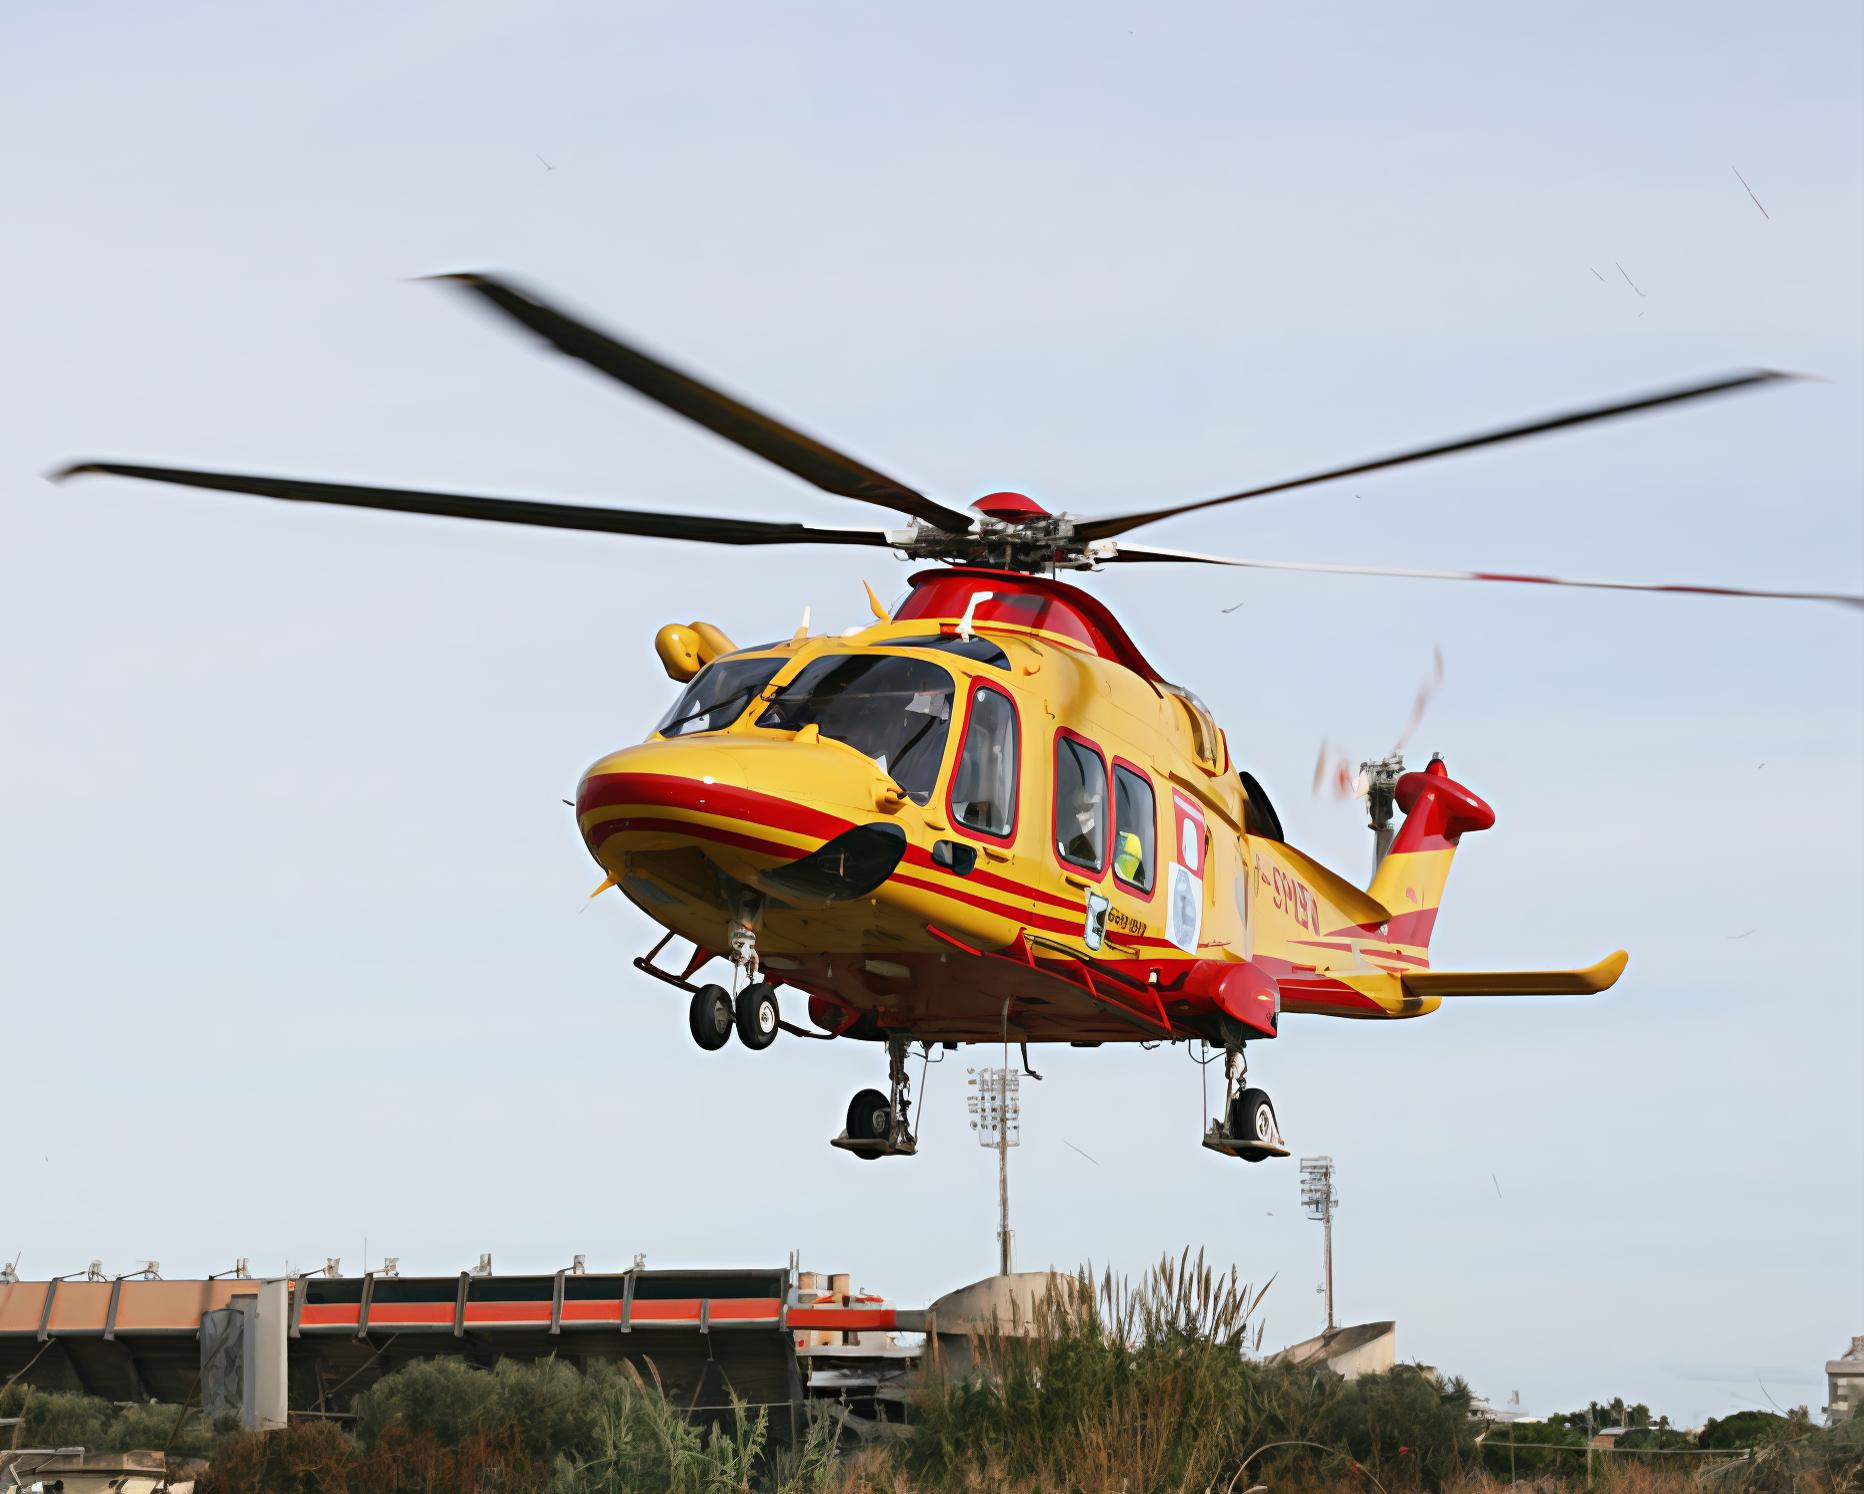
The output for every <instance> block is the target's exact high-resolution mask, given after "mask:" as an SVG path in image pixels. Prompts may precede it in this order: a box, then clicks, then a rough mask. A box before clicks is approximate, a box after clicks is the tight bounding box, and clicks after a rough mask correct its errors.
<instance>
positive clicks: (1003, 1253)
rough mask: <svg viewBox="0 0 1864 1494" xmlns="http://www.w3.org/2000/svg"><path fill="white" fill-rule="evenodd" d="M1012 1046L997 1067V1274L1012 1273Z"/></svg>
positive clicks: (1005, 1051) (1005, 1048)
mask: <svg viewBox="0 0 1864 1494" xmlns="http://www.w3.org/2000/svg"><path fill="white" fill-rule="evenodd" d="M1009 1056H1010V1054H1009V1046H1008V1044H1005V1045H1004V1052H1003V1057H1004V1063H1003V1066H1002V1067H1001V1068H999V1069H998V1070H997V1111H998V1114H999V1116H1000V1117H1001V1120H1002V1123H1001V1124H1000V1125H999V1126H998V1127H997V1274H998V1275H1000V1276H1008V1275H1009V1274H1010V1065H1009Z"/></svg>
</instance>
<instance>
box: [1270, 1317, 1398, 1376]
mask: <svg viewBox="0 0 1864 1494" xmlns="http://www.w3.org/2000/svg"><path fill="white" fill-rule="evenodd" d="M1271 1362H1272V1363H1276V1364H1288V1365H1293V1366H1294V1367H1295V1368H1297V1369H1300V1368H1304V1367H1307V1366H1310V1365H1311V1366H1313V1367H1314V1368H1316V1369H1329V1370H1332V1371H1333V1373H1334V1374H1336V1375H1339V1376H1340V1377H1341V1378H1343V1379H1347V1380H1356V1379H1358V1378H1359V1377H1360V1376H1361V1375H1381V1374H1384V1373H1385V1371H1386V1370H1388V1369H1390V1368H1391V1367H1392V1366H1393V1365H1395V1364H1396V1363H1397V1362H1398V1325H1397V1324H1396V1323H1391V1322H1387V1323H1358V1324H1355V1325H1353V1326H1352V1327H1348V1328H1333V1329H1329V1330H1328V1331H1327V1332H1325V1333H1322V1334H1320V1335H1319V1336H1318V1337H1315V1338H1306V1339H1302V1340H1301V1342H1300V1343H1298V1344H1290V1345H1289V1346H1288V1347H1287V1348H1285V1349H1283V1350H1282V1351H1281V1352H1280V1353H1279V1354H1276V1355H1273V1356H1271Z"/></svg>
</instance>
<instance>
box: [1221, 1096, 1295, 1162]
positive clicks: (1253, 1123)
mask: <svg viewBox="0 0 1864 1494" xmlns="http://www.w3.org/2000/svg"><path fill="white" fill-rule="evenodd" d="M1230 1136H1231V1138H1232V1139H1233V1140H1235V1141H1236V1143H1237V1145H1238V1148H1239V1150H1238V1152H1237V1155H1238V1156H1240V1157H1241V1158H1242V1159H1243V1160H1244V1161H1245V1162H1260V1161H1262V1160H1263V1159H1264V1158H1266V1157H1272V1156H1275V1155H1276V1152H1273V1151H1268V1150H1265V1148H1267V1147H1275V1148H1278V1149H1279V1150H1280V1154H1281V1155H1283V1156H1286V1155H1287V1148H1286V1147H1284V1146H1283V1145H1282V1139H1281V1128H1280V1127H1279V1126H1278V1125H1276V1124H1275V1106H1274V1103H1273V1102H1272V1101H1271V1100H1270V1099H1269V1092H1268V1091H1267V1090H1266V1089H1246V1090H1244V1091H1243V1092H1242V1093H1241V1094H1239V1095H1238V1096H1237V1097H1236V1098H1235V1099H1234V1100H1232V1101H1230Z"/></svg>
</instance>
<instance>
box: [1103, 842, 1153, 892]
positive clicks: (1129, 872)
mask: <svg viewBox="0 0 1864 1494" xmlns="http://www.w3.org/2000/svg"><path fill="white" fill-rule="evenodd" d="M1113 874H1114V876H1116V877H1118V878H1119V879H1120V880H1121V881H1122V882H1131V883H1132V884H1133V885H1134V886H1137V887H1149V886H1151V885H1152V879H1151V878H1150V877H1149V876H1147V875H1146V848H1145V845H1144V844H1143V843H1142V842H1141V841H1140V839H1139V837H1138V835H1137V834H1135V833H1134V832H1133V831H1131V830H1122V831H1121V832H1120V849H1119V854H1118V855H1116V856H1115V857H1114V858H1113Z"/></svg>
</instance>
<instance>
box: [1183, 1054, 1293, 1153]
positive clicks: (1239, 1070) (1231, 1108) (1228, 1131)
mask: <svg viewBox="0 0 1864 1494" xmlns="http://www.w3.org/2000/svg"><path fill="white" fill-rule="evenodd" d="M1224 1036H1225V1042H1224V1045H1223V1046H1224V1050H1225V1051H1224V1064H1223V1094H1224V1104H1223V1110H1222V1113H1221V1114H1219V1115H1217V1116H1216V1117H1215V1118H1214V1119H1213V1120H1212V1121H1211V1123H1210V1129H1209V1130H1208V1131H1206V1132H1205V1133H1204V1145H1205V1146H1207V1147H1209V1148H1210V1149H1211V1150H1212V1151H1213V1152H1222V1153H1223V1154H1224V1156H1226V1157H1241V1158H1242V1159H1243V1160H1244V1161H1245V1162H1266V1161H1267V1160H1268V1159H1269V1158H1270V1157H1286V1156H1287V1155H1288V1144H1287V1143H1286V1142H1285V1141H1283V1140H1282V1134H1281V1125H1280V1123H1279V1122H1277V1121H1276V1119H1275V1104H1274V1101H1272V1100H1270V1099H1269V1092H1268V1091H1267V1090H1266V1089H1254V1088H1249V1087H1246V1086H1245V1084H1244V1076H1245V1075H1246V1074H1247V1073H1248V1071H1249V1065H1248V1060H1247V1058H1246V1056H1245V1055H1244V1053H1243V1044H1242V1040H1241V1039H1240V1038H1237V1037H1235V1036H1233V1035H1231V1034H1228V1033H1226V1034H1225V1035H1224Z"/></svg>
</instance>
